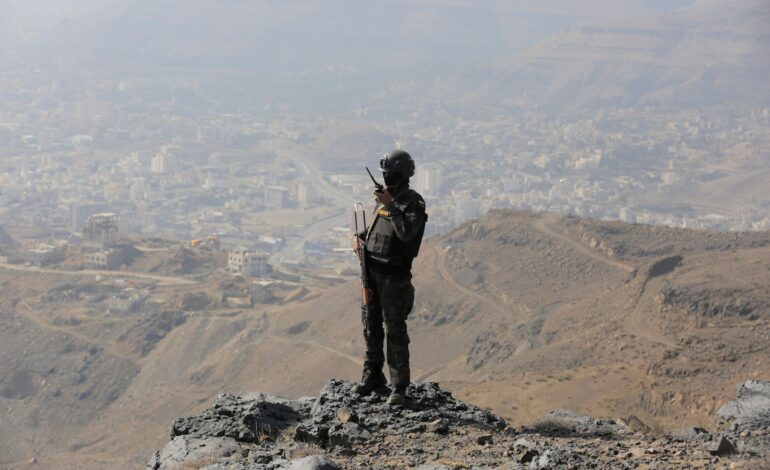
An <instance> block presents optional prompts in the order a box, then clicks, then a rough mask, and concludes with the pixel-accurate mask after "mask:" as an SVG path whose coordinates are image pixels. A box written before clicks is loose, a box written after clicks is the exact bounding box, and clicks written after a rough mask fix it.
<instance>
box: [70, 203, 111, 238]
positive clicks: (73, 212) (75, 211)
mask: <svg viewBox="0 0 770 470" xmlns="http://www.w3.org/2000/svg"><path fill="white" fill-rule="evenodd" d="M107 210H108V207H107V204H104V203H95V202H85V203H84V202H79V203H74V202H73V203H72V204H70V208H69V221H70V229H71V230H72V231H74V232H79V231H81V230H83V227H84V226H85V223H86V220H88V218H89V217H90V216H92V215H93V214H97V213H99V212H106V211H107Z"/></svg>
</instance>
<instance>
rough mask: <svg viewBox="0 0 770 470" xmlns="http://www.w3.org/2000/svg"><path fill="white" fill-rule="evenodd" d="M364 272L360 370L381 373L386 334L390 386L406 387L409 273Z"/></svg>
mask: <svg viewBox="0 0 770 470" xmlns="http://www.w3.org/2000/svg"><path fill="white" fill-rule="evenodd" d="M367 271H368V276H369V304H368V305H366V306H364V305H362V306H361V319H362V321H363V325H364V340H365V341H366V356H365V358H364V372H365V373H370V374H372V373H374V374H379V373H381V371H382V368H383V365H384V363H385V356H384V355H383V352H382V349H383V342H384V339H385V337H386V336H387V339H388V342H387V359H388V368H389V369H390V385H391V387H393V388H402V389H406V387H407V386H408V385H409V380H410V371H409V334H408V333H407V331H406V318H407V316H408V315H409V313H410V312H411V311H412V307H413V305H414V286H412V282H411V279H412V275H411V274H410V273H406V274H385V273H380V272H376V271H372V270H367ZM383 323H384V326H385V328H384V329H383Z"/></svg>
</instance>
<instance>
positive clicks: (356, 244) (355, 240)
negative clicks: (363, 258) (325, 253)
mask: <svg viewBox="0 0 770 470" xmlns="http://www.w3.org/2000/svg"><path fill="white" fill-rule="evenodd" d="M360 244H361V239H360V238H358V235H353V243H352V244H351V248H353V251H354V252H356V254H358V253H359V251H358V247H359V246H360Z"/></svg>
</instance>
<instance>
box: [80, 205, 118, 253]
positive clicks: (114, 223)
mask: <svg viewBox="0 0 770 470" xmlns="http://www.w3.org/2000/svg"><path fill="white" fill-rule="evenodd" d="M117 240H118V215H117V214H115V213H113V212H100V213H98V214H93V215H90V216H89V217H88V219H87V220H86V225H85V227H84V228H83V242H84V243H86V244H90V245H98V246H101V247H104V248H106V247H110V246H113V245H115V243H116V242H117Z"/></svg>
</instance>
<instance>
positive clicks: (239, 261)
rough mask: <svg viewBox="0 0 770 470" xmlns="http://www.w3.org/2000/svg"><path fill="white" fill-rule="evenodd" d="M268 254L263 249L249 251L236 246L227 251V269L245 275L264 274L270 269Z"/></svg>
mask: <svg viewBox="0 0 770 470" xmlns="http://www.w3.org/2000/svg"><path fill="white" fill-rule="evenodd" d="M268 260H269V256H268V254H267V253H265V252H264V251H249V250H246V249H245V248H243V247H238V248H236V249H234V250H232V251H230V252H229V253H228V256H227V269H228V270H230V271H232V272H235V273H241V274H245V275H247V276H264V275H265V274H267V273H269V272H270V271H272V266H270V264H269V263H268Z"/></svg>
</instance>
